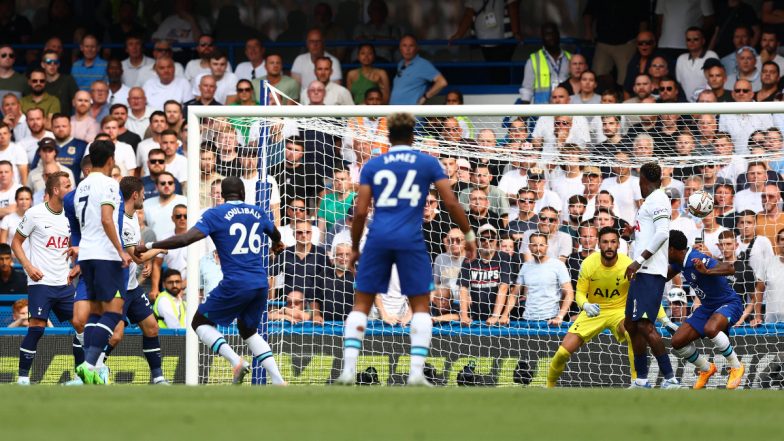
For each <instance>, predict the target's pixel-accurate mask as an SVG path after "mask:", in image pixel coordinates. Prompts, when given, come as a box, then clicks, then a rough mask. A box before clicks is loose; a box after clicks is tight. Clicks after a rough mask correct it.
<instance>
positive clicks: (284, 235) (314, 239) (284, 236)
mask: <svg viewBox="0 0 784 441" xmlns="http://www.w3.org/2000/svg"><path fill="white" fill-rule="evenodd" d="M0 225H2V224H0ZM278 231H280V241H281V242H282V243H283V245H286V247H290V246H294V245H296V244H297V239H296V238H295V237H294V229H293V228H292V227H291V225H284V226H282V227H280V229H279V230H278ZM310 231H311V235H310V243H312V244H313V245H318V244H319V242H321V230H319V229H318V227H317V226H315V225H311V226H310Z"/></svg>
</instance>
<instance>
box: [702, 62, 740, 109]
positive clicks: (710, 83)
mask: <svg viewBox="0 0 784 441" xmlns="http://www.w3.org/2000/svg"><path fill="white" fill-rule="evenodd" d="M702 73H703V75H704V76H705V81H706V84H707V89H710V90H711V91H712V92H713V94H714V95H715V96H716V101H717V102H720V103H728V102H732V101H734V100H733V98H732V91H731V90H728V89H725V88H724V84H725V83H726V82H727V69H726V68H725V67H724V65H723V64H722V63H721V61H719V60H717V59H715V58H708V59H707V60H705V63H703V65H702Z"/></svg>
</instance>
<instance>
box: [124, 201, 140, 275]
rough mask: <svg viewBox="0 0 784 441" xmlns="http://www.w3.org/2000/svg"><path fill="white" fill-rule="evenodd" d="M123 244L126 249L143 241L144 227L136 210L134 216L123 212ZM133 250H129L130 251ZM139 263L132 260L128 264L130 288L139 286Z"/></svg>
mask: <svg viewBox="0 0 784 441" xmlns="http://www.w3.org/2000/svg"><path fill="white" fill-rule="evenodd" d="M123 216H125V218H123V228H122V244H123V247H125V248H126V249H128V248H133V247H135V246H136V245H139V243H141V241H142V229H141V227H139V217H138V216H137V215H136V212H134V213H133V216H128V215H127V214H125V213H123ZM130 252H131V251H129V253H130ZM136 270H137V265H136V262H134V261H133V260H131V263H130V264H128V290H132V289H136V287H138V286H139V279H137V278H136Z"/></svg>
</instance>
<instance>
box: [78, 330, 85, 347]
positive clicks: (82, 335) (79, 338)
mask: <svg viewBox="0 0 784 441" xmlns="http://www.w3.org/2000/svg"><path fill="white" fill-rule="evenodd" d="M76 339H77V340H79V344H80V345H82V347H84V332H82V333H81V334H78V333H77V334H76Z"/></svg>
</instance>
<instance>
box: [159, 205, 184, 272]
mask: <svg viewBox="0 0 784 441" xmlns="http://www.w3.org/2000/svg"><path fill="white" fill-rule="evenodd" d="M171 220H172V223H173V224H174V232H171V231H169V232H168V233H167V235H166V236H163V237H169V236H173V235H175V234H184V233H185V232H186V231H188V207H187V206H186V205H185V204H177V205H176V206H175V207H174V210H172V215H171ZM159 237H160V236H159ZM164 265H165V266H166V268H169V269H175V270H177V271H179V272H180V274H187V270H188V248H187V247H183V248H175V249H172V250H169V251H168V252H166V254H162V255H161V254H159V255H158V256H156V257H155V259H154V260H153V272H157V273H158V274H163V266H164ZM164 283H166V282H165V280H164ZM183 285H185V283H183Z"/></svg>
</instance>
